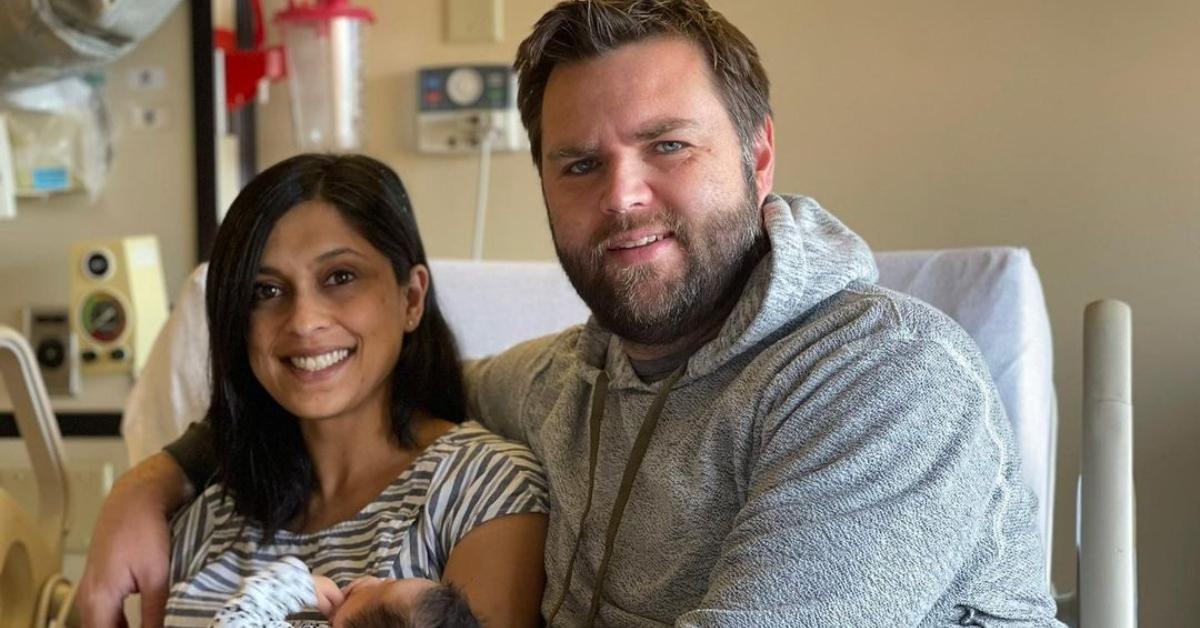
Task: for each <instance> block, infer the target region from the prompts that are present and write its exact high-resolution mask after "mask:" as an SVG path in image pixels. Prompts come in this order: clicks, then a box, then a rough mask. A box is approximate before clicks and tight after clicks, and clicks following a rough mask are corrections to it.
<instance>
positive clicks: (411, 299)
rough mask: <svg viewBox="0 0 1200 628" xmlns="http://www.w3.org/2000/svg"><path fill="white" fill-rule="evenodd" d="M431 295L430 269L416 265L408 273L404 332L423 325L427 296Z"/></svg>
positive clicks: (422, 265)
mask: <svg viewBox="0 0 1200 628" xmlns="http://www.w3.org/2000/svg"><path fill="white" fill-rule="evenodd" d="M428 294H429V269H428V268H427V267H426V266H425V265H424V264H414V265H413V267H412V268H411V269H410V270H409V271H408V285H406V286H405V287H404V331H405V332H410V331H412V330H414V329H416V328H417V326H418V325H420V324H421V317H422V316H424V315H425V296H426V295H428Z"/></svg>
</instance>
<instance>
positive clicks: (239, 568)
mask: <svg viewBox="0 0 1200 628" xmlns="http://www.w3.org/2000/svg"><path fill="white" fill-rule="evenodd" d="M546 490H547V489H546V479H545V475H544V473H543V471H542V467H541V465H540V464H539V463H538V461H537V459H536V458H534V456H533V453H532V452H530V451H529V449H528V448H526V447H525V446H524V445H519V444H517V443H513V442H511V441H507V440H504V439H503V438H501V437H499V436H497V435H495V434H492V433H491V432H488V431H487V430H485V429H484V428H483V427H482V426H481V425H479V424H478V423H476V422H473V421H472V422H468V423H464V424H462V425H459V426H457V427H455V428H454V429H451V430H450V431H449V432H447V433H446V434H444V435H442V436H441V437H440V438H438V439H437V440H436V441H434V442H433V444H431V445H430V446H429V447H427V448H426V449H425V451H423V452H421V454H420V455H419V456H418V457H417V459H416V460H415V461H414V462H413V464H412V465H411V466H410V467H409V468H408V469H406V470H405V471H404V472H402V473H401V474H400V475H399V476H397V478H396V479H395V481H393V482H392V483H391V484H390V485H388V487H387V488H386V489H384V490H383V492H382V493H380V494H379V497H378V498H376V500H375V501H373V502H371V503H370V504H368V505H367V506H366V507H365V508H363V509H362V510H361V511H360V512H359V513H358V514H357V515H355V516H354V518H352V519H350V520H347V521H343V522H341V523H338V524H336V525H333V526H331V527H329V528H326V529H324V530H321V531H319V532H314V533H308V534H298V533H293V532H288V531H286V530H281V531H279V532H277V533H276V534H275V538H274V540H273V541H272V542H271V543H269V544H268V543H264V542H263V536H262V531H261V529H260V528H259V527H258V526H256V525H254V524H253V523H252V522H249V521H247V520H246V518H245V517H242V516H240V515H238V514H236V513H234V512H233V500H232V499H231V498H229V497H228V496H226V495H224V491H223V490H222V487H221V486H220V485H214V486H210V487H209V488H208V489H207V490H205V491H204V493H203V494H201V496H200V497H199V498H198V499H197V500H196V501H194V502H193V503H192V504H191V505H190V506H189V507H188V508H186V509H184V510H183V511H182V512H181V513H180V514H178V515H177V516H176V517H175V519H174V521H173V522H172V524H171V525H172V538H171V546H172V547H171V591H170V598H169V599H168V601H167V617H166V625H168V626H181V627H186V626H199V627H204V626H207V625H208V623H209V621H210V620H211V619H212V617H213V615H214V614H215V613H216V612H217V611H218V610H220V609H221V607H222V606H224V604H225V602H226V601H227V600H228V599H229V598H230V597H231V596H232V595H234V594H235V593H236V592H237V590H238V587H239V586H240V585H241V582H242V580H243V579H244V578H246V577H249V576H250V575H252V574H254V573H255V572H258V571H260V570H262V569H263V568H265V567H266V566H268V565H269V564H270V563H272V562H275V561H277V560H279V559H280V558H282V557H284V556H294V557H296V558H298V559H299V560H301V561H303V562H304V563H305V564H307V565H308V566H309V568H310V569H311V570H312V572H313V573H314V574H318V575H324V576H328V577H329V578H331V579H332V580H333V581H334V582H336V583H337V584H338V586H343V587H344V586H346V585H347V584H349V583H350V581H351V580H353V579H355V578H357V577H359V576H376V577H380V578H429V579H431V580H440V579H441V575H442V569H443V567H444V566H445V564H446V559H447V558H448V557H449V555H450V550H451V548H453V547H454V545H455V544H456V543H457V542H458V541H459V539H461V538H462V537H463V536H465V535H466V534H467V533H468V532H470V531H471V530H472V529H473V528H474V527H475V526H477V525H479V524H481V523H484V522H486V521H489V520H491V519H494V518H496V517H501V516H504V515H509V514H518V513H530V512H539V513H545V512H548V511H549V503H548V500H547V495H546ZM289 619H290V620H293V623H299V624H306V623H312V622H314V621H322V620H323V619H324V618H323V617H322V616H321V615H320V613H318V612H317V611H316V610H315V609H307V610H306V611H305V612H302V613H300V614H297V615H293V616H291V617H289Z"/></svg>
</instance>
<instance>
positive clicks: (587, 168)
mask: <svg viewBox="0 0 1200 628" xmlns="http://www.w3.org/2000/svg"><path fill="white" fill-rule="evenodd" d="M595 169H596V160H595V159H580V160H579V161H576V162H573V163H571V164H570V165H568V166H567V169H566V172H567V174H570V175H581V174H587V173H589V172H591V171H592V170H595Z"/></svg>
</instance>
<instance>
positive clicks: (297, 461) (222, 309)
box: [206, 154, 466, 539]
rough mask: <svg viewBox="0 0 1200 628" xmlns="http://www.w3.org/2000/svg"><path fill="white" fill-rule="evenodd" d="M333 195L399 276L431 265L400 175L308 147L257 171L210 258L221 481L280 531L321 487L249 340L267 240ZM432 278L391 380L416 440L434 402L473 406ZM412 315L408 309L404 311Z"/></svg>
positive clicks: (395, 402)
mask: <svg viewBox="0 0 1200 628" xmlns="http://www.w3.org/2000/svg"><path fill="white" fill-rule="evenodd" d="M306 201H323V202H325V203H328V204H329V205H331V206H332V207H334V208H336V209H337V211H338V212H339V213H340V214H341V216H342V218H344V219H345V220H346V222H347V223H349V224H350V225H351V227H352V228H353V229H355V230H356V231H357V232H358V233H359V234H361V235H362V236H363V237H364V238H366V239H367V240H368V241H369V242H370V243H371V244H372V245H373V246H374V247H375V248H376V249H378V250H379V251H380V252H381V253H383V254H384V255H385V256H386V257H387V258H388V259H389V260H390V261H391V263H392V270H393V271H394V272H395V275H396V281H398V282H406V281H408V277H409V271H410V270H411V269H412V267H413V266H414V265H416V264H423V265H427V261H426V259H425V249H424V247H423V246H422V245H421V236H420V234H419V233H418V232H417V223H416V220H415V219H414V217H413V212H412V205H411V204H410V203H409V200H408V193H407V192H406V191H405V189H404V185H403V184H402V183H401V182H400V178H399V177H398V176H396V173H395V172H393V171H392V170H391V168H389V167H387V166H386V165H384V164H382V163H380V162H378V161H376V160H374V159H372V158H370V157H365V156H362V155H316V154H309V155H299V156H296V157H292V158H290V159H287V160H285V161H282V162H280V163H278V164H276V165H274V166H272V167H271V168H268V169H267V170H266V171H264V172H263V173H262V174H260V175H258V176H257V177H255V178H254V179H253V180H252V181H250V183H249V185H247V186H246V187H245V189H243V190H242V192H241V193H240V194H238V196H237V198H236V199H235V200H234V201H233V205H232V206H231V207H230V209H229V213H228V214H227V215H226V217H225V221H224V223H223V224H222V225H221V228H220V229H219V230H218V232H217V237H216V241H215V243H214V244H213V252H212V258H211V260H210V262H209V266H208V283H207V289H206V308H207V314H208V333H209V345H210V352H211V368H212V371H211V375H212V385H213V395H212V405H211V406H210V407H209V410H208V421H209V423H210V424H211V425H212V430H213V437H214V441H215V442H214V444H215V447H216V455H217V461H218V464H217V469H218V471H217V478H216V479H217V480H218V481H219V482H221V483H222V484H223V485H224V487H225V489H226V490H227V491H229V493H230V494H231V496H232V497H233V500H234V508H235V510H236V511H237V512H238V513H239V514H241V515H244V516H246V517H250V518H252V519H254V520H255V521H256V522H257V523H259V524H260V525H261V526H262V527H263V530H264V532H265V534H266V537H267V538H268V539H270V538H272V537H273V536H274V534H275V531H277V530H279V529H280V528H282V527H283V526H284V525H286V524H287V522H288V521H290V520H292V519H293V518H294V517H296V516H297V515H298V514H300V513H301V512H303V509H304V508H305V506H306V504H307V503H308V499H309V497H310V496H311V495H312V492H313V490H314V489H315V487H316V478H315V475H314V472H313V463H312V459H311V458H310V457H309V454H308V449H307V448H306V447H305V444H304V440H303V438H302V437H301V433H300V424H299V420H298V419H297V418H296V417H295V416H294V415H293V414H292V413H290V412H288V411H287V410H286V409H284V408H283V407H282V406H281V405H279V404H278V403H277V402H276V401H275V400H274V399H273V398H272V397H271V395H270V394H269V393H268V392H267V391H266V389H264V388H263V386H262V384H261V383H260V382H259V381H258V378H257V377H255V375H254V373H253V371H252V370H251V368H250V359H249V355H248V352H247V339H248V338H249V332H250V311H251V309H253V306H254V284H255V281H256V278H257V275H258V271H259V266H260V264H261V262H262V254H263V248H264V247H265V246H266V243H267V238H268V237H269V236H270V235H271V231H272V230H273V229H274V227H275V224H276V223H278V222H279V219H280V218H281V217H282V216H283V215H284V214H286V213H287V212H288V211H289V210H291V209H292V208H293V207H295V206H296V205H299V204H301V203H304V202H306ZM434 285H435V284H434V282H433V279H432V277H431V278H430V283H429V290H428V292H426V295H425V312H424V315H423V316H422V317H421V322H420V324H419V325H418V326H417V328H416V329H415V330H413V331H411V332H408V333H407V334H405V336H404V344H403V348H402V349H401V352H400V357H399V359H398V360H397V362H396V366H395V369H394V370H393V376H392V378H391V386H392V390H391V408H390V412H391V425H392V434H394V435H395V437H396V439H397V440H398V441H399V442H400V443H405V444H411V443H412V442H413V441H412V435H411V433H410V431H409V421H410V419H411V417H412V413H413V410H417V409H420V410H423V411H425V412H428V413H429V414H432V415H434V416H437V417H439V418H442V419H445V420H447V421H452V422H454V423H461V422H462V421H463V419H464V416H465V415H466V407H465V406H466V402H465V397H464V394H463V380H462V371H461V370H460V364H459V356H458V349H457V346H456V344H455V341H454V336H453V334H452V333H451V332H450V328H449V327H448V326H447V325H446V320H445V318H443V316H442V313H441V310H440V309H439V308H438V304H437V298H436V292H435V290H434ZM402 315H403V313H402V312H399V311H397V312H396V317H397V319H399V318H400V317H401V316H402Z"/></svg>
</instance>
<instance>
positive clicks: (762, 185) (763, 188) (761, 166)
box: [752, 114, 775, 207]
mask: <svg viewBox="0 0 1200 628" xmlns="http://www.w3.org/2000/svg"><path fill="white" fill-rule="evenodd" d="M752 155H753V158H754V184H755V186H756V189H757V190H758V199H757V200H758V206H759V207H762V204H763V199H765V198H767V195H768V194H770V193H771V190H772V189H773V186H774V185H775V122H774V121H773V120H771V114H767V116H766V117H765V118H763V123H762V126H760V127H759V129H758V135H757V136H756V137H755V139H754V152H753V154H752Z"/></svg>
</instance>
